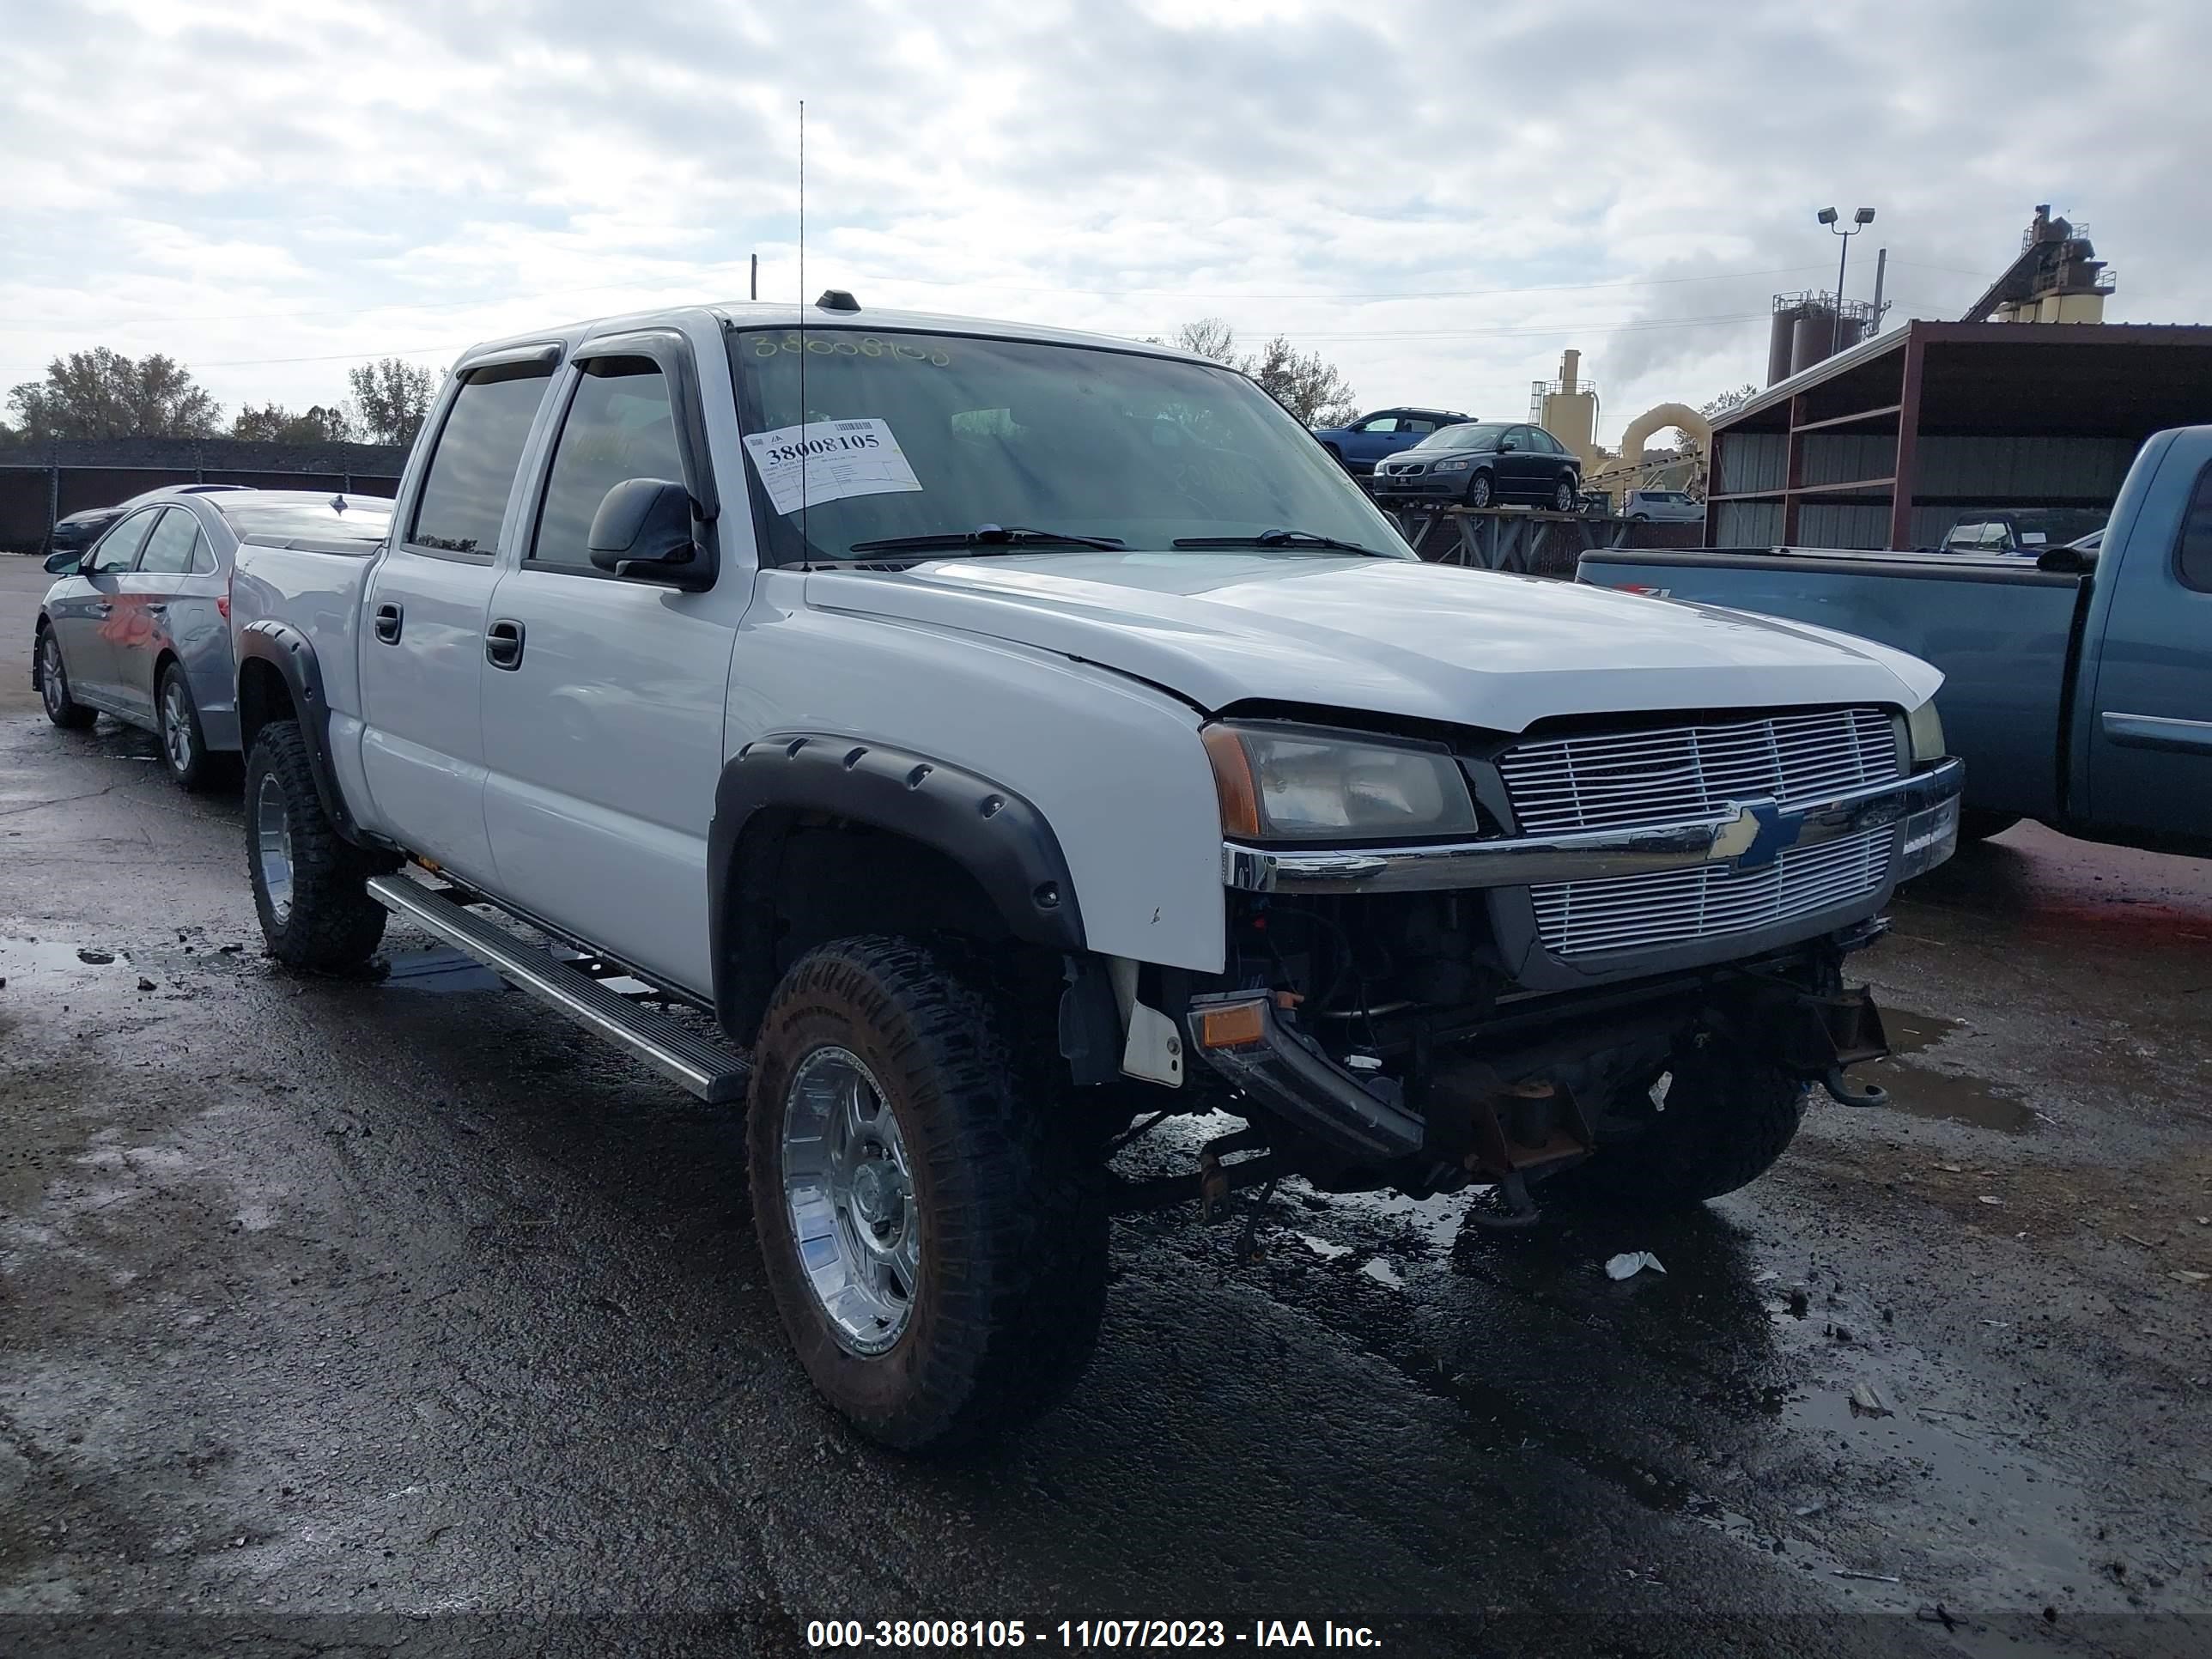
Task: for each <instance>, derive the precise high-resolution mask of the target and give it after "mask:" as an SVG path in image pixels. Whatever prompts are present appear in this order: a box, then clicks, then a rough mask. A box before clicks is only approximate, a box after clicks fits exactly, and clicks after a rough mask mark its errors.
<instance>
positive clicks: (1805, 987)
mask: <svg viewBox="0 0 2212 1659" xmlns="http://www.w3.org/2000/svg"><path fill="white" fill-rule="evenodd" d="M1962 772H1963V769H1962V768H1961V766H1960V763H1959V762H1958V761H1956V760H1955V759H1942V760H1937V761H1934V762H1932V763H1928V764H1926V765H1924V766H1923V767H1922V768H1921V769H1918V770H1917V771H1914V772H1911V773H1910V774H1907V775H1903V776H1897V777H1891V778H1887V779H1884V780H1881V781H1878V782H1875V783H1869V784H1865V785H1861V786H1857V787H1848V788H1838V789H1837V790H1835V791H1834V792H1832V793H1830V794H1828V795H1827V796H1826V797H1825V798H1823V799H1818V800H1815V801H1812V802H1809V803H1808V802H1796V803H1791V804H1790V805H1786V806H1785V805H1781V804H1779V803H1778V802H1776V801H1774V800H1771V799H1757V800H1748V801H1743V802H1735V801H1731V802H1729V803H1728V805H1727V806H1726V807H1725V809H1724V810H1720V811H1714V812H1712V813H1711V814H1709V815H1708V816H1706V817H1701V818H1699V819H1698V820H1695V821H1692V822H1687V823H1668V824H1663V825H1656V826H1655V825H1645V826H1628V827H1622V828H1611V829H1595V830H1589V831H1581V832H1575V833H1571V834H1557V835H1552V836H1514V835H1510V834H1509V835H1502V836H1493V837H1491V838H1487V839H1484V840H1480V841H1474V842H1460V843H1455V844H1451V845H1431V846H1403V845H1401V846H1387V847H1368V848H1317V849H1313V848H1299V849H1296V850H1292V849H1287V848H1260V847H1253V846H1247V845H1243V844H1239V843H1237V842H1229V843H1226V844H1225V848H1224V870H1223V874H1224V878H1225V884H1226V885H1227V886H1228V887H1229V888H1230V890H1231V893H1232V894H1233V895H1235V898H1234V899H1233V901H1232V903H1231V921H1230V935H1231V939H1230V944H1231V949H1230V952H1229V963H1228V967H1227V970H1226V971H1225V974H1224V975H1222V977H1221V978H1220V979H1218V980H1216V981H1214V982H1213V983H1212V985H1210V986H1194V987H1191V994H1188V996H1187V997H1186V998H1185V999H1182V1002H1181V1006H1176V1003H1175V1002H1173V1001H1171V1002H1170V1013H1171V1014H1172V1015H1173V1016H1174V1017H1176V1018H1177V1019H1178V1021H1179V1023H1180V1024H1182V1030H1183V1034H1184V1036H1185V1038H1186V1041H1187V1045H1188V1047H1187V1051H1188V1053H1189V1054H1193V1055H1194V1056H1195V1057H1196V1058H1197V1059H1198V1060H1202V1061H1203V1062H1204V1063H1203V1065H1202V1066H1197V1067H1195V1068H1194V1069H1195V1070H1196V1071H1197V1073H1199V1074H1200V1075H1201V1076H1203V1075H1206V1074H1208V1073H1210V1074H1211V1076H1212V1080H1213V1081H1214V1082H1216V1083H1217V1084H1226V1085H1229V1087H1230V1088H1231V1089H1233V1090H1234V1091H1236V1093H1237V1095H1238V1096H1240V1097H1242V1098H1243V1101H1244V1102H1245V1103H1248V1104H1249V1106H1250V1108H1251V1109H1252V1113H1253V1115H1254V1116H1255V1121H1264V1122H1265V1123H1266V1124H1267V1125H1268V1126H1269V1127H1270V1128H1271V1130H1273V1132H1274V1133H1275V1135H1276V1137H1277V1139H1278V1142H1279V1145H1282V1146H1289V1145H1291V1144H1295V1146H1296V1147H1297V1149H1298V1150H1297V1152H1296V1154H1294V1156H1295V1157H1296V1158H1297V1159H1299V1160H1300V1161H1302V1162H1303V1163H1304V1165H1305V1166H1306V1173H1308V1174H1309V1176H1315V1175H1316V1171H1318V1177H1317V1178H1318V1179H1320V1180H1322V1181H1323V1182H1330V1181H1340V1182H1343V1183H1345V1184H1346V1185H1347V1186H1349V1185H1355V1184H1362V1183H1364V1184H1366V1185H1370V1186H1371V1185H1389V1186H1394V1187H1397V1188H1401V1189H1404V1190H1407V1191H1412V1192H1417V1193H1418V1192H1424V1191H1437V1190H1446V1189H1449V1188H1450V1187H1451V1186H1453V1185H1455V1184H1463V1183H1465V1182H1468V1181H1477V1182H1505V1183H1509V1184H1517V1183H1518V1182H1520V1181H1521V1180H1522V1177H1523V1176H1528V1178H1530V1179H1534V1178H1538V1177H1539V1176H1541V1175H1548V1174H1551V1173H1553V1172H1556V1171H1557V1170H1559V1169H1563V1168H1565V1167H1567V1166H1568V1165H1569V1164H1571V1163H1574V1162H1578V1161H1580V1160H1581V1159H1582V1158H1586V1157H1588V1156H1589V1154H1590V1152H1592V1150H1593V1149H1594V1146H1595V1140H1596V1138H1597V1137H1598V1136H1600V1135H1604V1134H1607V1133H1608V1128H1607V1126H1608V1124H1611V1125H1613V1126H1615V1127H1616V1128H1617V1127H1618V1126H1619V1125H1620V1124H1621V1123H1622V1122H1623V1121H1624V1116H1623V1113H1624V1108H1625V1106H1626V1105H1627V1104H1629V1103H1634V1102H1636V1101H1638V1100H1639V1099H1640V1098H1641V1097H1642V1096H1643V1095H1644V1091H1646V1090H1648V1089H1649V1088H1650V1087H1651V1086H1652V1085H1653V1083H1654V1079H1658V1078H1660V1077H1662V1075H1664V1074H1665V1073H1667V1071H1668V1067H1669V1066H1670V1064H1671V1063H1673V1062H1674V1061H1675V1060H1679V1059H1680V1056H1681V1054H1683V1053H1684V1051H1685V1048H1686V1047H1687V1046H1690V1045H1697V1046H1699V1047H1702V1046H1704V1045H1707V1044H1713V1043H1718V1044H1723V1045H1725V1047H1726V1048H1728V1049H1729V1050H1731V1051H1734V1052H1735V1053H1739V1054H1742V1055H1744V1056H1745V1057H1746V1058H1747V1060H1754V1061H1756V1062H1758V1063H1760V1064H1764V1065H1765V1066H1770V1067H1771V1068H1773V1069H1776V1070H1779V1071H1781V1072H1783V1073H1786V1074H1787V1075H1788V1076H1790V1077H1791V1078H1795V1079H1799V1080H1801V1081H1802V1082H1804V1083H1807V1084H1815V1083H1817V1084H1822V1085H1826V1088H1827V1089H1828V1091H1829V1092H1830V1093H1831V1094H1832V1095H1833V1096H1834V1097H1836V1098H1837V1099H1838V1100H1840V1101H1844V1102H1845V1103H1851V1104H1871V1103H1875V1101H1876V1100H1877V1099H1878V1098H1879V1094H1878V1091H1867V1090H1864V1089H1860V1088H1856V1087H1855V1086H1854V1085H1851V1084H1850V1083H1849V1082H1847V1081H1846V1080H1845V1079H1844V1076H1843V1072H1844V1067H1846V1066H1850V1065H1852V1064H1855V1063H1857V1062H1859V1061H1862V1060H1869V1059H1873V1058H1876V1057H1878V1056H1880V1055H1881V1054H1887V1051H1888V1050H1887V1041H1886V1039H1885V1037H1884V1036H1883V1033H1882V1029H1881V1017H1880V1014H1879V1013H1878V1012H1876V1010H1875V1007H1874V1004H1873V1002H1872V1000H1871V999H1870V998H1869V996H1868V995H1867V994H1866V993H1865V992H1864V991H1863V990H1847V989H1846V988H1845V987H1844V981H1843V973H1842V964H1843V962H1844V957H1846V956H1847V955H1848V954H1849V953H1850V951H1853V950H1856V949H1857V948H1859V947H1860V946H1861V945H1865V944H1867V943H1869V941H1870V940H1871V939H1874V938H1875V937H1876V936H1877V935H1878V934H1879V933H1880V932H1881V929H1882V927H1883V925H1884V924H1882V923H1881V922H1880V921H1876V920H1875V915H1876V913H1877V912H1878V910H1879V909H1880V908H1881V905H1882V904H1883V903H1885V902H1887V897H1888V895H1889V893H1890V891H1891V890H1893V886H1894V884H1895V883H1896V882H1897V881H1899V880H1903V879H1905V878H1909V877H1911V876H1913V875H1917V874H1919V873H1921V872H1923V871H1925V870H1926V869H1928V868H1929V867H1931V866H1934V865H1936V864H1938V863H1940V862H1942V860H1943V859H1945V858H1947V857H1948V856H1949V854H1950V853H1951V851H1952V849H1953V848H1954V846H1955V844H1956V840H1957V835H1958V823H1959V807H1960V784H1961V781H1962ZM1854 837H1855V838H1857V844H1856V847H1854V846H1852V845H1851V844H1850V843H1849V842H1848V841H1847V838H1854ZM1824 847H1825V848H1826V850H1825V851H1820V852H1815V853H1814V854H1812V857H1813V860H1814V865H1813V867H1814V868H1815V869H1816V870H1818V869H1820V868H1822V867H1824V866H1822V865H1821V864H1820V860H1823V859H1832V857H1834V856H1835V855H1836V854H1838V853H1841V854H1844V856H1846V857H1849V858H1852V859H1855V860H1859V861H1858V862H1857V864H1855V865H1854V866H1852V878H1853V879H1856V880H1857V882H1858V883H1859V885H1858V886H1857V887H1855V888H1853V887H1847V886H1844V885H1841V884H1828V885H1817V884H1816V885H1814V886H1812V887H1811V889H1810V890H1811V893H1812V898H1811V900H1809V901H1808V902H1805V903H1804V904H1803V905H1802V907H1801V910H1800V911H1799V912H1796V913H1793V912H1791V911H1790V910H1789V909H1787V908H1782V906H1783V901H1784V899H1787V898H1788V897H1789V896H1790V893H1791V892H1792V891H1796V890H1780V889H1778V890H1777V891H1778V897H1777V900H1776V906H1777V908H1776V910H1775V913H1774V914H1771V915H1759V914H1758V913H1756V912H1755V911H1753V910H1751V909H1750V908H1749V906H1748V902H1741V903H1739V905H1738V908H1735V909H1732V910H1724V911H1723V910H1720V909H1718V908H1717V910H1716V914H1719V915H1723V916H1724V918H1725V921H1726V924H1727V925H1725V926H1723V925H1722V924H1721V923H1718V922H1717V923H1715V924H1714V925H1713V927H1714V931H1711V932H1706V933H1698V934H1695V935H1693V936H1690V937H1686V938H1682V939H1679V940H1677V941H1674V942H1669V943H1655V944H1653V945H1650V946H1649V947H1639V948H1638V949H1637V950H1635V951H1628V952H1623V953H1620V954H1619V955H1617V956H1616V957H1615V958H1613V960H1610V961H1608V960H1606V959H1603V958H1601V957H1600V958H1593V957H1587V956H1585V957H1582V958H1579V959H1577V960H1576V961H1574V962H1572V963H1562V962H1561V961H1560V960H1559V958H1558V957H1546V956H1545V955H1544V954H1543V953H1542V952H1541V951H1531V950H1530V949H1528V947H1527V946H1526V945H1524V944H1522V943H1519V942H1516V939H1513V938H1512V937H1511V936H1510V935H1509V934H1508V933H1507V928H1506V925H1505V923H1504V922H1501V921H1500V918H1501V917H1508V918H1510V916H1511V915H1513V914H1514V912H1515V908H1516V906H1517V907H1518V908H1519V909H1520V910H1521V911H1522V912H1525V911H1526V910H1527V909H1528V902H1529V901H1528V896H1527V894H1525V893H1516V892H1515V891H1513V890H1514V889H1528V888H1531V887H1534V886H1537V885H1538V884H1544V883H1583V882H1589V883H1594V884H1603V883H1606V882H1607V881H1610V880H1613V879H1614V878H1623V877H1626V878H1638V877H1644V876H1653V877H1657V878H1662V881H1663V880H1665V879H1669V878H1671V875H1670V872H1684V871H1688V872H1699V871H1706V872H1753V878H1754V879H1756V878H1759V877H1761V876H1774V875H1775V873H1776V871H1775V866H1777V865H1778V864H1783V865H1784V867H1785V868H1786V867H1787V863H1786V861H1787V860H1788V859H1790V858H1795V857H1799V856H1802V855H1801V854H1798V853H1797V851H1796V849H1800V848H1813V849H1820V848H1824ZM1626 885H1627V889H1628V895H1627V896H1623V894H1622V892H1621V889H1620V886H1618V885H1616V887H1615V888H1614V889H1613V890H1611V891H1609V892H1607V893H1605V894H1604V896H1603V899H1602V902H1604V903H1607V904H1609V905H1613V906H1614V907H1616V908H1614V909H1613V910H1612V911H1611V912H1609V913H1607V914H1608V915H1613V916H1618V915H1621V914H1623V910H1624V908H1625V907H1627V906H1629V905H1632V904H1634V903H1638V902H1640V900H1638V899H1637V898H1635V897H1634V896H1633V895H1634V894H1636V893H1637V892H1639V891H1642V890H1643V889H1638V888H1637V886H1636V884H1634V882H1633V881H1631V882H1630V883H1628V884H1626ZM1650 890H1655V891H1658V892H1661V893H1662V896H1663V895H1665V894H1668V893H1671V892H1672V891H1673V890H1672V889H1668V888H1665V887H1663V886H1662V887H1660V888H1657V889H1650ZM1678 908H1679V905H1678ZM1563 969H1564V970H1565V971H1563ZM1232 1109H1237V1110H1242V1109H1243V1108H1242V1107H1235V1108H1232ZM1662 1109H1663V1108H1662ZM1531 1172H1535V1173H1534V1174H1532V1173H1531Z"/></svg>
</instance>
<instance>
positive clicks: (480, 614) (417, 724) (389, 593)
mask: <svg viewBox="0 0 2212 1659" xmlns="http://www.w3.org/2000/svg"><path fill="white" fill-rule="evenodd" d="M554 355H555V354H554V352H553V350H552V349H551V348H537V349H531V350H529V351H527V352H525V353H518V354H513V355H510V356H492V357H490V358H489V359H478V360H477V361H474V362H465V363H464V364H463V365H462V366H461V367H460V368H459V369H458V370H457V371H456V373H455V377H454V382H455V383H454V384H453V385H452V386H450V387H449V388H448V389H447V394H446V396H445V398H444V399H443V401H442V404H441V408H440V410H438V412H437V415H436V417H435V418H436V421H437V423H438V424H437V437H436V439H435V441H434V442H433V444H432V446H431V448H430V451H429V455H428V461H427V463H426V464H425V465H424V466H423V467H422V471H421V473H420V475H419V476H416V475H415V474H413V473H412V472H411V471H410V477H409V478H408V480H407V483H406V484H405V486H404V488H405V490H406V492H407V493H406V494H405V495H403V497H402V499H400V500H399V501H397V502H395V503H394V507H395V512H394V514H393V519H392V545H391V546H390V548H389V549H387V550H386V553H385V555H384V556H383V557H382V558H381V559H380V560H379V561H378V562H377V566H376V570H375V573H374V575H373V576H372V577H371V579H370V582H369V590H368V595H367V597H366V599H365V601H364V605H363V609H364V611H365V612H366V614H365V615H364V616H362V617H356V618H354V625H355V626H356V627H357V628H360V629H364V630H365V631H366V637H365V638H363V639H362V641H360V645H359V656H360V662H361V701H362V734H361V761H362V776H363V779H364V781H366V783H367V786H368V795H369V801H370V805H371V808H372V810H373V811H374V821H375V824H376V827H377V828H379V829H381V830H382V831H383V832H384V833H385V834H386V836H390V837H391V838H392V840H394V841H397V842H399V843H400V844H401V845H402V846H404V847H405V848H407V849H408V850H409V851H410V852H413V853H417V854H422V855H423V856H425V857H428V858H430V859H433V860H436V861H437V862H438V863H440V864H441V865H445V866H450V867H451V868H452V869H453V871H454V872H456V873H458V874H459V875H461V876H464V877H466V878H470V879H471V880H472V881H475V882H478V883H481V884H483V885H485V886H488V887H489V886H494V885H495V878H496V867H495V865H494V863H493V860H492V854H491V841H490V837H489V835H488V834H487V833H486V832H485V829H484V816H483V781H484V757H483V724H482V713H481V709H480V707H479V699H480V696H481V691H482V682H483V676H484V674H485V673H486V672H487V669H486V667H485V652H486V648H487V642H486V639H485V629H486V624H487V623H488V621H489V616H490V611H491V592H492V587H493V586H494V584H495V582H496V581H497V580H498V576H499V573H498V570H497V568H496V566H495V558H496V556H497V554H498V551H499V549H500V545H501V536H502V535H503V534H505V533H506V526H507V521H508V513H507V508H508V504H509V499H510V497H511V496H512V495H513V494H514V486H515V480H516V477H517V476H518V474H519V473H520V468H521V463H522V454H523V450H524V447H525V446H526V444H527V443H528V441H529V439H530V434H531V430H532V427H533V426H534V425H535V424H536V422H537V419H538V410H539V406H540V405H541V404H543V403H544V399H545V392H546V390H547V388H548V387H549V386H551V385H552V379H553V367H554V364H553V357H554Z"/></svg>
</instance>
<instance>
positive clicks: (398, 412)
mask: <svg viewBox="0 0 2212 1659" xmlns="http://www.w3.org/2000/svg"><path fill="white" fill-rule="evenodd" d="M346 379H347V380H348V381H349V383H350V384H351V385H352V386H353V401H354V406H355V408H356V409H357V410H360V412H361V424H362V426H363V427H364V428H367V430H368V437H369V441H370V442H372V443H380V444H411V443H413V442H414V441H415V435H416V433H417V432H420V431H421V430H422V422H424V421H425V420H426V419H428V416H429V413H430V400H431V399H432V398H435V397H436V396H437V395H438V380H439V376H438V374H436V373H435V371H434V370H431V369H428V368H421V367H419V366H418V365H416V364H414V363H410V362H406V361H404V359H402V358H398V357H380V358H378V359H377V360H376V361H375V362H373V363H363V364H362V365H361V366H360V367H359V368H351V369H348V370H347V371H346Z"/></svg>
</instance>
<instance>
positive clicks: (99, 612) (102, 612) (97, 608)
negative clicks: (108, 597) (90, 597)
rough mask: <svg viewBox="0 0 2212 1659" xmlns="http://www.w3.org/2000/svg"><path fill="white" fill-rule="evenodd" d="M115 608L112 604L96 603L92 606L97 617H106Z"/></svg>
mask: <svg viewBox="0 0 2212 1659" xmlns="http://www.w3.org/2000/svg"><path fill="white" fill-rule="evenodd" d="M114 609H115V607H114V606H113V605H94V606H93V607H92V614H93V615H94V616H95V617H104V616H106V614H107V613H108V612H109V611H112V610H114Z"/></svg>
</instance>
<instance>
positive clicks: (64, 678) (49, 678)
mask: <svg viewBox="0 0 2212 1659" xmlns="http://www.w3.org/2000/svg"><path fill="white" fill-rule="evenodd" d="M39 700H40V702H43V703H44V704H45V705H46V718H47V719H48V720H52V722H53V723H54V724H55V725H56V726H60V727H61V728H62V729H63V730H64V731H65V732H82V731H83V730H84V728H85V727H86V726H90V725H91V724H92V723H93V721H94V720H96V719H97V718H99V717H98V715H97V714H94V711H93V710H91V709H89V708H86V707H85V706H84V705H83V704H82V703H81V702H78V701H77V700H76V698H75V697H72V696H70V689H69V674H68V672H67V671H65V670H64V668H63V667H62V642H61V641H59V640H58V639H56V638H55V637H54V630H53V629H51V628H49V629H46V632H45V633H43V634H41V635H39Z"/></svg>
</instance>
